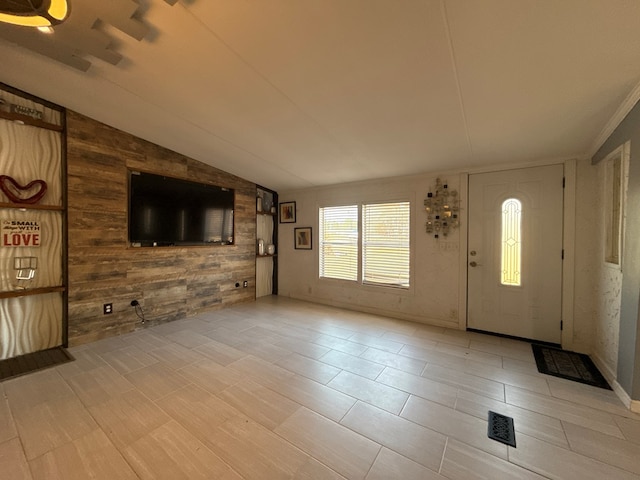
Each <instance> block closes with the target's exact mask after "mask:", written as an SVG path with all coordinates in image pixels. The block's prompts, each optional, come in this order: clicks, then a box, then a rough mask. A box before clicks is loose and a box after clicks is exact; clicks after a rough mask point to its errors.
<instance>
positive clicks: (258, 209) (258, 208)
mask: <svg viewBox="0 0 640 480" xmlns="http://www.w3.org/2000/svg"><path fill="white" fill-rule="evenodd" d="M256 212H262V197H261V196H260V195H258V196H257V197H256Z"/></svg>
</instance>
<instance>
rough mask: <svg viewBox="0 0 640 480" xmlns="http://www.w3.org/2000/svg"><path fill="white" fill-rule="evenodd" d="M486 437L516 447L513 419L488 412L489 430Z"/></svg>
mask: <svg viewBox="0 0 640 480" xmlns="http://www.w3.org/2000/svg"><path fill="white" fill-rule="evenodd" d="M487 436H488V437H489V438H490V439H492V440H496V441H498V442H500V443H504V444H505V445H510V446H512V447H515V446H516V431H515V429H514V426H513V418H511V417H507V416H506V415H502V414H501V413H496V412H492V411H491V410H489V428H488V429H487Z"/></svg>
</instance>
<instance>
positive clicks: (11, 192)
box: [0, 175, 47, 205]
mask: <svg viewBox="0 0 640 480" xmlns="http://www.w3.org/2000/svg"><path fill="white" fill-rule="evenodd" d="M0 190H2V192H3V193H4V194H5V195H6V196H7V197H8V198H9V200H11V202H13V203H26V204H30V205H33V204H34V203H38V202H39V201H40V199H42V197H43V196H44V194H45V193H46V192H47V182H45V181H44V180H33V181H32V182H29V183H28V184H27V185H20V184H19V183H18V182H16V181H15V180H14V179H13V178H12V177H10V176H9V175H0Z"/></svg>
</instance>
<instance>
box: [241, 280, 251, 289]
mask: <svg viewBox="0 0 640 480" xmlns="http://www.w3.org/2000/svg"><path fill="white" fill-rule="evenodd" d="M242 286H243V287H244V288H247V287H248V286H249V282H247V281H246V280H245V281H244V282H242Z"/></svg>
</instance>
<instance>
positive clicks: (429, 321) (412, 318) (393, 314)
mask: <svg viewBox="0 0 640 480" xmlns="http://www.w3.org/2000/svg"><path fill="white" fill-rule="evenodd" d="M287 296H288V297H289V298H294V299H296V300H303V301H305V302H310V303H319V304H321V305H328V306H330V307H338V308H344V309H345V310H353V311H356V312H363V313H371V314H373V315H384V316H386V317H390V318H397V319H399V320H406V321H408V322H415V323H421V324H423V325H431V326H434V327H444V328H450V329H452V330H464V329H465V326H464V325H463V326H462V327H460V326H459V324H458V321H457V320H455V321H451V322H446V321H442V320H437V319H435V318H429V317H419V316H417V315H409V314H404V313H402V312H397V311H390V310H383V309H380V308H372V307H365V306H362V305H356V304H353V303H346V302H336V301H334V300H326V299H324V298H318V297H314V296H312V295H296V294H288V295H287Z"/></svg>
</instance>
